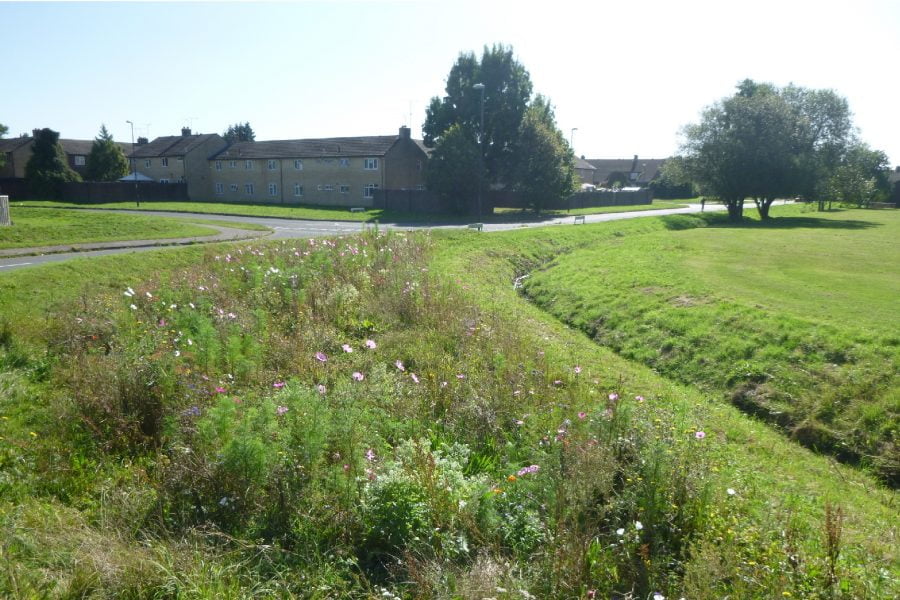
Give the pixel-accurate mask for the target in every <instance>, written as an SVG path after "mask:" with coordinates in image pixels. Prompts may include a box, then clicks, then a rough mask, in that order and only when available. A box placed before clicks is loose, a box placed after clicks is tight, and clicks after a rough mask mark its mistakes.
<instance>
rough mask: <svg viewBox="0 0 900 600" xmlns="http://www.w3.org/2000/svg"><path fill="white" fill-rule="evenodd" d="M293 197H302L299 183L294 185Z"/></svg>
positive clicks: (301, 188)
mask: <svg viewBox="0 0 900 600" xmlns="http://www.w3.org/2000/svg"><path fill="white" fill-rule="evenodd" d="M294 195H295V196H297V197H298V198H302V197H303V186H302V185H300V184H299V183H295V184H294Z"/></svg>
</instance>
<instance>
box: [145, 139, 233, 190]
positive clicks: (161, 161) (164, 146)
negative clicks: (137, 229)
mask: <svg viewBox="0 0 900 600" xmlns="http://www.w3.org/2000/svg"><path fill="white" fill-rule="evenodd" d="M227 145H228V143H227V142H226V141H225V139H224V138H223V137H222V136H221V135H219V134H217V133H211V134H192V133H191V130H190V129H188V128H187V127H185V128H183V129H182V130H181V135H169V136H163V137H158V138H156V139H154V140H153V141H152V142H149V143H147V144H140V145H136V146H135V147H134V151H133V152H129V153H128V155H127V156H128V157H129V158H130V159H131V165H132V169H134V170H137V171H138V172H139V173H141V174H142V175H145V176H147V177H149V178H150V179H152V180H154V181H158V182H160V183H186V184H187V193H188V196H189V197H190V198H191V199H192V200H193V199H197V198H203V197H206V196H207V193H206V192H207V190H208V189H209V185H210V183H209V179H210V170H209V164H208V162H207V161H208V159H209V157H210V156H212V155H214V154H215V153H217V152H219V151H221V150H222V149H223V148H225V147H226V146H227Z"/></svg>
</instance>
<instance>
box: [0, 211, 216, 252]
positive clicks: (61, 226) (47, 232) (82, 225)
mask: <svg viewBox="0 0 900 600" xmlns="http://www.w3.org/2000/svg"><path fill="white" fill-rule="evenodd" d="M10 217H11V219H12V221H13V226H12V227H0V249H2V248H29V247H33V246H57V245H63V244H79V243H90V242H109V241H121V240H155V239H165V238H179V237H194V236H207V235H214V234H216V233H218V232H217V230H215V229H211V228H209V227H204V226H202V225H197V224H194V223H189V222H185V221H182V220H179V219H173V218H162V217H156V216H153V215H147V216H144V215H120V214H113V213H87V212H80V211H71V210H59V209H37V208H25V207H21V206H13V207H11V208H10Z"/></svg>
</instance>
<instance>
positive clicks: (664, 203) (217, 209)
mask: <svg viewBox="0 0 900 600" xmlns="http://www.w3.org/2000/svg"><path fill="white" fill-rule="evenodd" d="M685 202H687V201H681V200H657V201H655V202H654V203H653V204H652V205H640V206H607V207H597V208H584V209H577V210H572V211H545V212H544V213H543V217H544V218H550V217H556V216H566V215H585V214H603V213H612V212H625V211H643V210H661V209H663V208H681V207H682V206H685V205H686V204H685ZM10 204H11V205H12V206H29V207H56V208H92V209H129V210H135V209H136V206H135V203H134V202H107V203H103V204H90V205H87V204H77V203H71V202H50V201H20V202H11V203H10ZM140 210H145V211H148V212H149V211H173V212H195V213H208V214H223V215H246V216H251V217H280V218H289V219H311V220H322V221H360V222H366V221H375V220H378V221H381V222H383V223H393V222H442V223H444V222H458V223H467V222H471V221H472V217H452V216H447V215H423V214H413V213H399V212H389V211H384V210H380V209H368V210H366V211H363V212H354V213H351V212H350V211H349V209H347V208H333V207H324V206H304V205H295V206H272V205H259V204H232V203H224V202H145V203H143V204H142V205H141V207H140ZM508 218H522V219H528V220H531V219H533V218H534V215H533V214H532V213H531V212H530V211H521V210H518V209H497V210H496V212H495V214H494V215H492V216H485V218H484V220H485V221H487V222H490V221H492V220H503V219H508Z"/></svg>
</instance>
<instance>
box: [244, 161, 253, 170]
mask: <svg viewBox="0 0 900 600" xmlns="http://www.w3.org/2000/svg"><path fill="white" fill-rule="evenodd" d="M244 170H245V171H252V170H253V161H252V160H245V161H244Z"/></svg>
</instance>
